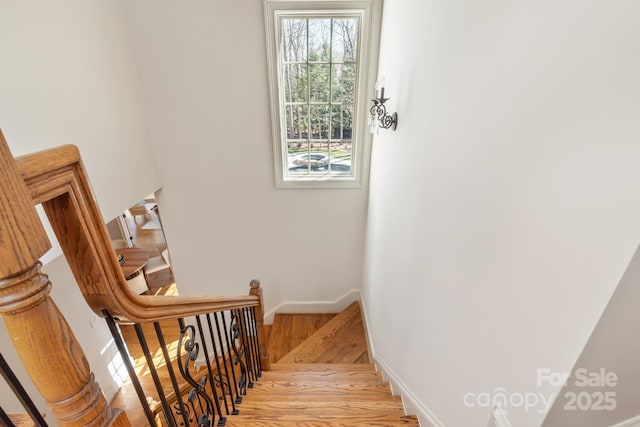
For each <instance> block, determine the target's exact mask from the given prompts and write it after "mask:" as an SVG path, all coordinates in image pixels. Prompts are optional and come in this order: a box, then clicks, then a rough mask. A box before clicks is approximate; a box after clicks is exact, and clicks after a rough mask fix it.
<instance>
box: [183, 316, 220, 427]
mask: <svg viewBox="0 0 640 427" xmlns="http://www.w3.org/2000/svg"><path fill="white" fill-rule="evenodd" d="M180 325H181V327H180V338H179V340H178V350H177V353H178V359H177V360H178V369H179V370H180V373H181V374H182V376H183V378H184V379H185V380H186V381H187V382H188V383H189V384H191V386H192V387H193V390H194V391H195V392H196V394H197V396H195V398H197V399H198V405H200V407H201V408H202V404H203V403H204V409H203V413H205V414H206V419H207V420H208V421H207V422H209V421H210V423H211V424H212V423H213V421H214V418H215V408H216V406H217V401H216V402H213V401H212V397H211V396H209V395H208V394H207V393H206V381H207V378H206V377H203V378H202V381H201V382H200V383H198V382H197V381H196V380H195V378H193V375H191V372H190V362H195V361H196V360H197V358H198V353H199V352H200V344H198V343H197V342H196V341H195V336H196V328H195V327H194V326H193V325H185V324H184V320H182V319H180ZM183 349H184V350H185V354H184V360H183V358H182V350H183ZM213 387H215V385H211V388H213ZM190 396H191V395H190ZM192 409H193V410H194V415H196V412H195V411H196V407H195V405H193V404H192ZM202 419H203V417H202V416H201V415H200V416H198V417H197V422H198V423H200V422H201V421H202ZM226 420H227V419H226V417H223V416H222V414H220V419H219V420H218V425H219V426H223V425H225V423H226Z"/></svg>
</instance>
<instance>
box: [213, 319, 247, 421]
mask: <svg viewBox="0 0 640 427" xmlns="http://www.w3.org/2000/svg"><path fill="white" fill-rule="evenodd" d="M221 316H222V324H223V328H224V334H225V338H226V339H227V341H226V342H227V352H228V353H229V357H226V356H225V351H224V348H225V346H224V342H223V341H222V334H221V333H220V322H219V321H218V313H215V314H214V318H215V321H216V331H217V332H218V340H220V350H221V352H222V365H223V367H224V372H225V377H226V379H227V383H225V384H226V385H227V386H228V388H229V397H230V398H231V407H232V409H233V411H232V412H231V414H232V415H238V414H239V413H240V411H239V410H238V409H237V408H236V403H242V398H240V397H239V393H238V386H237V385H236V383H235V379H236V373H235V372H234V370H233V363H232V362H231V347H230V346H229V337H228V335H227V326H226V321H225V319H224V312H223V313H221ZM227 359H228V360H229V365H230V366H227ZM229 368H231V369H229ZM229 370H230V371H231V376H229ZM231 378H233V388H231V384H230V383H231V382H232V381H231ZM220 381H221V382H222V372H220ZM234 391H235V398H234V393H233V392H234Z"/></svg>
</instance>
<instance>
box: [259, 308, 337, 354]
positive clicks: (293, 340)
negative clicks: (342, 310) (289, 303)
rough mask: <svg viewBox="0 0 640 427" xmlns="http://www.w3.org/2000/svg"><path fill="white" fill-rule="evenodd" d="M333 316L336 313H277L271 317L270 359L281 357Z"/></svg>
mask: <svg viewBox="0 0 640 427" xmlns="http://www.w3.org/2000/svg"><path fill="white" fill-rule="evenodd" d="M335 316H336V313H318V314H282V313H277V314H276V315H275V317H274V318H273V325H272V328H271V337H270V338H269V339H270V341H269V357H270V359H271V361H272V362H275V361H277V360H279V359H280V358H282V356H284V355H285V354H287V353H289V352H290V351H291V350H293V349H294V348H295V347H297V346H298V345H299V344H301V343H302V342H303V341H304V340H306V339H307V338H309V337H310V336H311V335H313V334H314V333H315V332H316V331H317V330H318V329H320V328H321V327H322V326H323V325H324V324H326V323H327V322H328V321H330V320H331V319H333V318H334V317H335Z"/></svg>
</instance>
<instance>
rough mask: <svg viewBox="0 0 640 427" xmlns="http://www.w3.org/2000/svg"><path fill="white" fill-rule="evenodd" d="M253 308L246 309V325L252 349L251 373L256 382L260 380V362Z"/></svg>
mask: <svg viewBox="0 0 640 427" xmlns="http://www.w3.org/2000/svg"><path fill="white" fill-rule="evenodd" d="M252 308H253V307H247V323H248V324H249V342H250V343H251V348H252V349H253V351H252V352H251V354H252V355H253V372H254V373H255V376H256V381H257V380H258V378H260V368H259V366H258V365H259V361H260V354H259V351H258V350H259V346H258V345H257V343H256V337H257V336H258V334H257V331H256V328H255V326H256V323H255V318H254V316H253V311H252V310H251V309H252Z"/></svg>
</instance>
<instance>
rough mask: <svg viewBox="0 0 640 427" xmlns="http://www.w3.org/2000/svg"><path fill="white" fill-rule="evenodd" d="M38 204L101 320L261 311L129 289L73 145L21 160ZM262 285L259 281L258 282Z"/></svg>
mask: <svg viewBox="0 0 640 427" xmlns="http://www.w3.org/2000/svg"><path fill="white" fill-rule="evenodd" d="M16 164H17V167H18V170H19V173H20V175H21V176H22V178H23V180H24V183H25V184H26V186H27V189H28V191H29V193H30V195H31V197H32V199H33V203H34V204H38V203H42V205H43V207H44V210H45V212H46V214H47V217H48V219H49V221H50V222H51V225H52V227H53V230H54V231H55V233H56V236H57V238H58V241H59V243H60V246H61V247H62V250H63V252H64V254H65V256H66V258H67V262H68V263H69V266H70V267H71V270H72V271H73V274H74V276H75V278H76V280H77V282H78V286H79V287H80V290H81V292H82V294H83V296H84V298H85V300H86V301H87V303H88V304H89V306H90V307H91V309H92V310H93V311H94V312H95V313H96V314H98V315H100V316H102V315H103V310H107V311H108V312H109V313H110V314H111V315H112V316H113V317H114V318H116V319H118V320H120V321H131V322H138V323H145V322H152V321H159V320H165V319H174V318H179V317H187V316H192V315H197V314H201V313H207V312H214V311H221V310H228V309H234V308H240V307H248V306H258V305H259V304H260V298H259V297H258V296H257V295H255V294H254V295H245V296H237V297H219V296H216V297H214V296H208V297H183V296H172V297H166V296H148V295H138V294H136V293H134V292H132V291H130V290H129V287H128V286H127V283H126V281H125V278H124V275H123V274H122V270H121V269H120V265H119V264H118V260H117V259H116V256H115V254H114V252H113V250H112V248H111V243H110V240H109V235H108V232H107V229H106V226H105V223H104V220H103V218H102V214H101V213H100V210H99V209H98V204H97V202H96V200H95V198H94V195H93V192H92V190H91V186H90V184H89V180H88V177H87V174H86V171H85V169H84V166H83V164H82V159H81V157H80V152H79V151H78V148H77V147H75V146H73V145H64V146H61V147H57V148H53V149H49V150H45V151H41V152H37V153H33V154H28V155H25V156H21V157H17V158H16ZM258 283H259V282H258Z"/></svg>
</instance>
